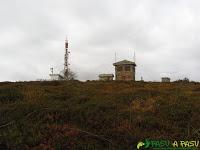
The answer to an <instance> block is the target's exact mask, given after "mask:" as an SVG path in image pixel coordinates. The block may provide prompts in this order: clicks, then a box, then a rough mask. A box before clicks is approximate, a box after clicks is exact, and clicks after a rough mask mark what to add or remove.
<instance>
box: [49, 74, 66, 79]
mask: <svg viewBox="0 0 200 150" xmlns="http://www.w3.org/2000/svg"><path fill="white" fill-rule="evenodd" d="M49 76H50V77H60V78H63V76H61V75H60V74H49Z"/></svg>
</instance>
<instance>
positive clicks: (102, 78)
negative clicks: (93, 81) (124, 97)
mask: <svg viewBox="0 0 200 150" xmlns="http://www.w3.org/2000/svg"><path fill="white" fill-rule="evenodd" d="M113 77H114V75H113V74H100V75H99V80H100V81H112V80H113Z"/></svg>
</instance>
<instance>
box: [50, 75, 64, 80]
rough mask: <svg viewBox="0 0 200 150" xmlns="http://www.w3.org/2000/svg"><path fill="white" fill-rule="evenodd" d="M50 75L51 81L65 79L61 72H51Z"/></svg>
mask: <svg viewBox="0 0 200 150" xmlns="http://www.w3.org/2000/svg"><path fill="white" fill-rule="evenodd" d="M49 76H50V80H51V81H55V80H63V79H64V78H63V76H61V75H60V74H50V75H49Z"/></svg>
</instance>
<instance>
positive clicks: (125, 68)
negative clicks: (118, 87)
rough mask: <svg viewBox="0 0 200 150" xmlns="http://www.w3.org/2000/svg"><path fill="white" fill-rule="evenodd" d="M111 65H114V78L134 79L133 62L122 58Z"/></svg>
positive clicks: (134, 65)
mask: <svg viewBox="0 0 200 150" xmlns="http://www.w3.org/2000/svg"><path fill="white" fill-rule="evenodd" d="M113 65H114V66H115V80H125V81H135V67H136V64H135V62H132V61H128V60H123V61H120V62H116V63H114V64H113Z"/></svg>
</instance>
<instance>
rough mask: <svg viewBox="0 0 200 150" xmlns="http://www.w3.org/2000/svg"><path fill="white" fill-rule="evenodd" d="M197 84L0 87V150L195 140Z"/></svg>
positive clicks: (100, 148) (199, 116)
mask: <svg viewBox="0 0 200 150" xmlns="http://www.w3.org/2000/svg"><path fill="white" fill-rule="evenodd" d="M199 108H200V84H199V83H143V82H114V81H113V82H98V81H88V82H79V81H70V82H17V83H6V82H4V83H0V149H18V150H26V149H32V150H40V149H41V150H45V149H46V150H47V149H48V150H51V149H52V150H54V149H57V150H61V149H63V150H67V149H69V150H70V149H72V150H73V149H78V150H79V149H80V150H81V149H82V150H90V149H91V150H93V149H96V150H106V149H114V150H115V149H116V150H118V149H119V150H123V149H126V150H127V149H135V147H136V143H137V142H138V141H141V140H144V139H147V138H148V139H169V140H178V139H181V140H184V139H199V138H200V131H199V128H200V109H199Z"/></svg>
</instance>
